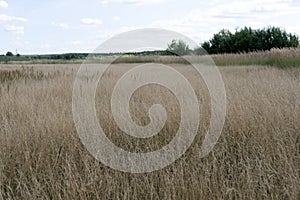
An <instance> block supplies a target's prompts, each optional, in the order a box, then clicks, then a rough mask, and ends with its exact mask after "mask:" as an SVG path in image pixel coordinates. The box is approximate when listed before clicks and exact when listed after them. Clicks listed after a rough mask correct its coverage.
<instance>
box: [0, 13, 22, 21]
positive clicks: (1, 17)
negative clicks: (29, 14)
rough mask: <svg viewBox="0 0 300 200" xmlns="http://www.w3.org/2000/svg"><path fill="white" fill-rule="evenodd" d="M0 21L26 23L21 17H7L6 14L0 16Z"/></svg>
mask: <svg viewBox="0 0 300 200" xmlns="http://www.w3.org/2000/svg"><path fill="white" fill-rule="evenodd" d="M0 21H19V22H26V21H27V19H25V18H23V17H15V16H9V15H6V14H2V15H0Z"/></svg>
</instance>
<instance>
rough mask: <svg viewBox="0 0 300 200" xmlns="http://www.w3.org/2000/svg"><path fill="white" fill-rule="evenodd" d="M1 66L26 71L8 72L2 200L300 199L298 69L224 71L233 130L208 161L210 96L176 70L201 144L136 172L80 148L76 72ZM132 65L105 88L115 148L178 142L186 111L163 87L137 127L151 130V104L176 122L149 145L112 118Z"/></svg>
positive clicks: (103, 114)
mask: <svg viewBox="0 0 300 200" xmlns="http://www.w3.org/2000/svg"><path fill="white" fill-rule="evenodd" d="M30 66H32V65H30ZM1 67H2V68H18V67H19V65H10V66H5V65H2V66H0V77H2V78H1V79H0V81H1V83H0V102H1V103H0V127H1V128H0V137H1V140H0V148H1V150H0V199H295V200H297V199H299V195H300V189H299V185H300V177H299V172H300V171H299V166H300V163H299V162H300V161H299V158H300V134H299V130H300V123H299V122H300V90H299V86H300V68H289V69H285V70H281V69H277V68H271V67H261V66H259V67H258V66H249V67H226V68H220V70H221V74H222V76H223V79H224V82H225V87H226V92H227V102H228V105H227V117H226V122H225V126H224V129H223V132H222V134H221V137H220V139H219V141H218V143H217V145H216V146H215V148H214V150H213V152H211V153H210V154H209V156H207V157H205V158H203V159H200V158H199V149H200V146H201V141H202V139H203V135H204V133H205V130H206V129H207V127H208V119H209V117H210V114H209V113H210V112H209V96H208V93H207V89H206V86H205V84H204V83H203V81H201V80H199V77H197V76H195V73H194V71H193V70H192V69H190V68H188V67H187V66H183V65H174V67H175V69H176V70H178V71H180V72H181V73H182V74H183V75H185V77H187V79H188V80H189V81H190V83H191V84H192V86H193V87H194V89H195V91H196V94H197V97H198V98H199V100H200V102H201V104H200V110H201V111H202V112H201V114H202V115H203V116H202V120H201V122H200V127H199V130H198V136H197V138H196V139H195V141H194V143H193V144H192V146H191V147H190V148H189V150H188V151H187V152H186V154H185V155H184V156H183V157H182V158H180V159H179V160H177V161H176V162H175V163H173V164H172V165H170V166H168V167H166V168H164V169H162V170H160V171H156V172H152V173H148V174H129V173H122V172H118V171H115V170H112V169H110V168H108V167H106V166H104V165H103V164H102V163H100V162H99V161H97V160H95V159H94V158H93V157H92V156H91V155H90V154H89V153H88V152H87V151H86V149H85V147H84V146H83V145H82V144H81V142H80V139H79V137H78V135H77V132H76V129H75V125H74V122H73V118H72V87H73V81H74V72H76V69H77V68H78V65H60V66H59V67H57V65H47V66H45V65H37V66H34V69H35V70H34V71H32V70H31V69H30V68H29V69H27V68H26V65H25V68H24V69H23V71H22V69H20V71H22V75H19V72H10V73H8V72H7V71H5V72H3V71H1ZM132 67H133V65H129V64H118V65H113V66H112V69H111V70H110V71H109V72H108V73H106V74H105V76H104V77H103V78H102V79H101V80H100V85H101V86H102V87H99V88H98V90H97V96H96V102H97V103H96V108H97V115H98V118H99V121H100V123H101V125H102V126H103V127H104V130H105V131H106V133H107V136H108V137H109V138H110V139H111V140H112V141H113V142H114V143H115V144H116V145H118V146H120V147H122V148H124V149H125V150H130V151H146V150H149V149H150V150H154V149H157V148H159V147H161V146H163V145H165V144H166V143H168V142H169V141H170V139H171V138H172V137H173V136H174V133H175V132H176V130H177V128H178V123H179V116H180V112H179V109H180V107H179V105H178V102H177V101H176V100H175V97H174V96H173V95H172V93H170V92H168V91H167V90H165V89H164V88H161V87H155V86H153V87H152V86H149V87H144V88H141V89H140V90H138V91H137V93H136V94H135V95H134V96H133V98H132V101H133V102H132V104H131V106H132V107H131V110H132V116H133V119H134V120H135V121H136V122H137V123H139V124H147V123H148V122H149V119H148V117H147V110H148V108H149V106H150V105H152V104H153V103H161V104H162V105H165V106H166V109H167V113H168V121H167V123H166V125H165V127H164V128H163V130H162V131H161V133H159V135H158V136H157V137H154V138H152V139H151V140H150V141H145V140H139V139H133V138H131V137H129V136H126V135H124V134H122V132H121V131H120V130H119V129H118V128H117V126H116V124H115V123H114V122H113V119H112V116H111V114H110V107H109V105H110V104H109V100H110V99H109V97H110V93H111V92H110V91H111V89H112V87H113V85H114V84H115V82H116V81H117V80H118V79H119V78H120V76H121V75H122V74H123V73H124V72H125V71H127V70H128V69H130V68H132ZM41 73H42V74H45V75H44V76H43V75H41ZM8 74H9V75H8ZM6 77H8V78H6ZM36 77H38V78H36ZM135 78H138V77H135ZM153 94H156V95H153ZM112 159H113V158H112Z"/></svg>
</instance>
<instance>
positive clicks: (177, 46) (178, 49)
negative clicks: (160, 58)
mask: <svg viewBox="0 0 300 200" xmlns="http://www.w3.org/2000/svg"><path fill="white" fill-rule="evenodd" d="M167 51H169V52H172V53H173V54H176V55H178V56H184V55H190V54H191V53H192V50H191V49H190V48H189V45H187V44H186V43H185V42H184V41H182V40H178V41H176V40H172V42H171V44H169V45H168V48H167Z"/></svg>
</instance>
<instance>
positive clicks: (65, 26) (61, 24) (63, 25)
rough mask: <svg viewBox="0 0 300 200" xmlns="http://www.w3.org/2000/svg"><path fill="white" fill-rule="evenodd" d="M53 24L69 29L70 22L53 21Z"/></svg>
mask: <svg viewBox="0 0 300 200" xmlns="http://www.w3.org/2000/svg"><path fill="white" fill-rule="evenodd" d="M51 24H52V25H53V26H56V27H60V28H63V29H68V28H69V27H70V26H69V24H66V23H57V22H52V23H51Z"/></svg>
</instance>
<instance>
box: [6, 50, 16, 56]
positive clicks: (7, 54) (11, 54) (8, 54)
mask: <svg viewBox="0 0 300 200" xmlns="http://www.w3.org/2000/svg"><path fill="white" fill-rule="evenodd" d="M6 56H14V54H13V53H12V52H10V51H8V52H7V53H6Z"/></svg>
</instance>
